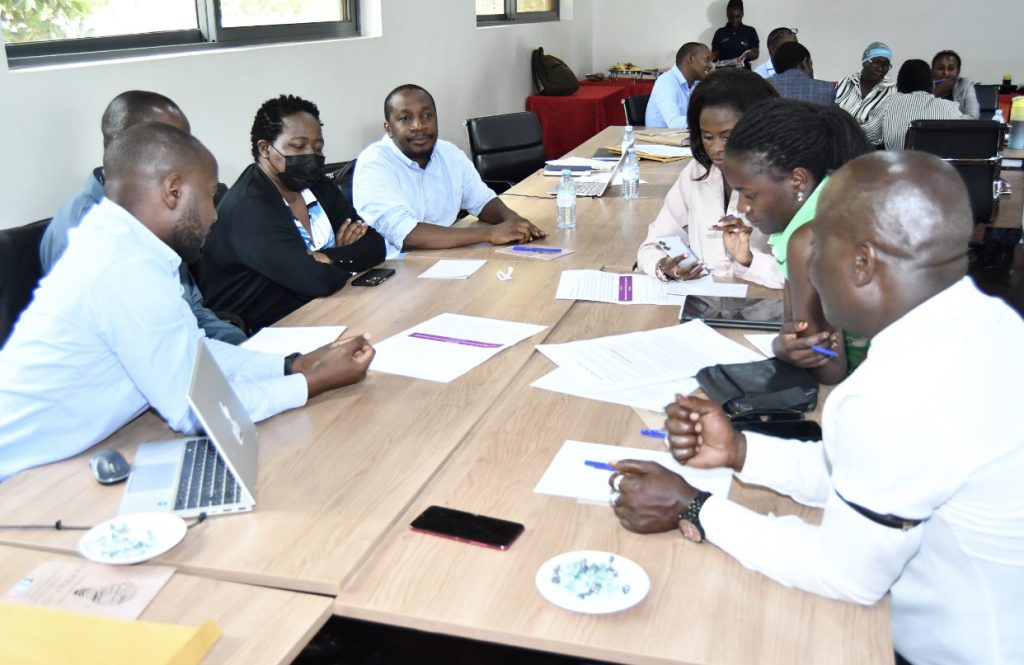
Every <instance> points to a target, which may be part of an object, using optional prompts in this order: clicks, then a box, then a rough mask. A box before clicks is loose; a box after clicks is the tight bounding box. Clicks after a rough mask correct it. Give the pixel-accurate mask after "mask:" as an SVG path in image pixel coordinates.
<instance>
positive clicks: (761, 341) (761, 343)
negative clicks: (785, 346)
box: [744, 333, 778, 358]
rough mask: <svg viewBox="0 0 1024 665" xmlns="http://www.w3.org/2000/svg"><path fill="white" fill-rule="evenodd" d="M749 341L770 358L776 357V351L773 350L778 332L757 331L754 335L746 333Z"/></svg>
mask: <svg viewBox="0 0 1024 665" xmlns="http://www.w3.org/2000/svg"><path fill="white" fill-rule="evenodd" d="M744 337H746V338H747V341H748V342H750V343H751V344H753V345H754V346H755V347H757V350H758V351H760V352H761V353H763V354H764V355H765V356H767V357H769V358H774V357H775V352H774V351H772V342H774V341H775V338H776V337H778V334H776V333H757V334H754V335H744Z"/></svg>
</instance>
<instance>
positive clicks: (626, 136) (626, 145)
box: [621, 125, 636, 153]
mask: <svg viewBox="0 0 1024 665" xmlns="http://www.w3.org/2000/svg"><path fill="white" fill-rule="evenodd" d="M635 145H636V137H635V136H634V135H633V125H626V129H625V131H623V132H622V145H621V147H622V152H623V153H625V152H626V151H627V150H629V149H630V148H632V147H634V146H635Z"/></svg>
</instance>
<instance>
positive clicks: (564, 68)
mask: <svg viewBox="0 0 1024 665" xmlns="http://www.w3.org/2000/svg"><path fill="white" fill-rule="evenodd" d="M530 64H531V67H532V69H533V82H534V84H536V86H537V92H539V93H540V94H542V95H554V96H564V95H571V94H572V93H574V92H576V91H577V90H579V89H580V82H579V80H578V79H577V78H576V74H574V73H573V71H572V70H571V69H569V65H567V64H565V63H564V62H562V61H561V60H559V59H558V58H556V57H555V56H553V55H544V49H543V48H538V49H534V51H533V56H532V60H531V63H530Z"/></svg>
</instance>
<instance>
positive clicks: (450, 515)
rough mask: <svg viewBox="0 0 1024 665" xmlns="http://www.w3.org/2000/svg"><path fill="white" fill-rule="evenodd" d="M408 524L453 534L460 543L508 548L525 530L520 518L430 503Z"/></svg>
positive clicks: (434, 532)
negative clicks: (517, 519) (513, 518)
mask: <svg viewBox="0 0 1024 665" xmlns="http://www.w3.org/2000/svg"><path fill="white" fill-rule="evenodd" d="M409 528H410V529H412V530H413V531H418V532H420V533H429V534H432V535H435V536H441V537H444V538H451V539H452V540H457V541H459V542H461V543H471V544H473V545H482V546H483V547H490V548H491V549H496V550H507V549H508V548H509V547H510V546H511V545H512V543H514V542H515V541H516V539H517V538H518V537H519V536H520V535H521V534H522V533H523V530H524V529H525V527H524V526H523V525H522V524H519V523H518V522H510V521H508V520H500V519H498V518H496V517H487V516H486V515H476V514H474V513H467V512H465V511H463V510H455V509H454V508H445V507H443V506H430V507H429V508H427V509H426V510H424V511H423V512H422V513H420V516H419V517H417V518H416V519H414V520H413V521H412V524H410V525H409Z"/></svg>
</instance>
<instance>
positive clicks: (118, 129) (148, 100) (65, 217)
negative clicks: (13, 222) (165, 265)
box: [39, 90, 246, 344]
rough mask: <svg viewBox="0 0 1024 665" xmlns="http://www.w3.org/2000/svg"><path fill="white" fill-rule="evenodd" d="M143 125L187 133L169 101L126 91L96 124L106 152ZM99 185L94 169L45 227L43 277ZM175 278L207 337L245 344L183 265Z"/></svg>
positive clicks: (178, 111)
mask: <svg viewBox="0 0 1024 665" xmlns="http://www.w3.org/2000/svg"><path fill="white" fill-rule="evenodd" d="M144 122H162V123H164V124H166V125H171V126H172V127H177V128H178V129H180V130H182V131H183V132H190V131H191V127H190V125H189V122H188V118H186V117H185V113H184V112H183V111H182V110H181V109H180V108H179V107H178V105H177V104H175V103H174V102H173V101H172V100H170V99H168V98H167V97H164V96H163V95H161V94H160V93H157V92H150V91H148V90H128V91H125V92H122V93H121V94H119V95H118V96H117V97H114V98H113V99H112V100H110V103H109V104H107V108H106V110H105V111H104V112H103V118H102V119H101V120H100V131H101V132H102V133H103V148H104V149H106V148H107V146H109V145H110V143H111V141H113V140H114V139H115V138H116V137H117V136H118V135H120V134H121V133H122V132H124V131H125V130H126V129H128V128H130V127H134V126H135V125H138V124H141V123H144ZM103 181H104V178H103V168H102V167H99V166H98V167H96V168H95V169H93V171H92V173H90V174H89V177H87V178H86V179H85V184H84V185H83V186H82V189H81V190H79V192H78V193H77V194H75V195H74V196H73V197H71V198H70V199H68V200H67V201H66V202H65V203H64V205H62V206H61V207H60V210H58V211H57V214H55V215H54V216H53V219H52V220H51V221H50V223H49V225H47V227H46V232H45V233H44V234H43V239H42V241H41V242H40V243H39V260H40V263H41V264H42V266H43V274H44V275H45V274H47V273H48V272H50V270H51V269H52V268H53V265H54V264H55V263H56V262H57V259H59V258H60V257H61V255H62V254H64V250H65V249H66V248H67V246H68V233H69V231H71V229H74V228H76V227H77V226H78V225H79V224H81V223H82V219H84V218H85V215H86V213H88V212H89V210H91V209H92V207H93V206H94V205H96V204H97V203H99V202H100V200H101V199H103ZM178 277H179V279H180V280H181V286H182V289H183V291H182V294H181V295H182V297H183V298H185V300H186V301H187V302H188V304H189V306H190V307H191V308H192V313H193V314H194V315H195V317H196V320H197V321H199V327H200V328H202V329H203V331H204V332H206V335H207V337H210V338H212V339H219V340H221V341H223V342H230V343H231V344H240V343H242V342H244V341H245V339H246V334H245V332H243V331H242V329H241V328H239V327H238V326H236V325H234V324H232V323H229V322H228V321H225V320H223V319H221V318H220V317H218V316H217V315H216V314H214V313H213V311H211V310H210V309H209V308H208V307H207V306H206V305H205V303H204V302H203V294H202V293H201V292H200V290H199V286H198V285H197V284H196V282H195V280H194V279H193V278H192V274H191V273H190V272H189V269H188V266H187V265H185V264H182V266H181V270H180V273H179V275H178Z"/></svg>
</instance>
